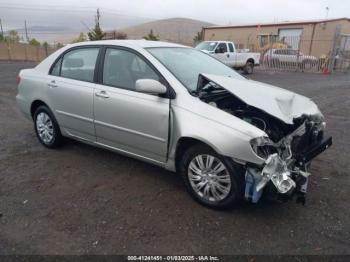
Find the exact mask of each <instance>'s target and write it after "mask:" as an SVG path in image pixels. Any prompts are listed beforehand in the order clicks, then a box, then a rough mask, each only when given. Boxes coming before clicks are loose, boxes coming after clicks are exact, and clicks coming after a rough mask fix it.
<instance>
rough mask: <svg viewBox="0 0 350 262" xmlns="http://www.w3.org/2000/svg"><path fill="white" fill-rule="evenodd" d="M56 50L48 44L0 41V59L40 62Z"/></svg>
mask: <svg viewBox="0 0 350 262" xmlns="http://www.w3.org/2000/svg"><path fill="white" fill-rule="evenodd" d="M56 50H57V48H53V47H50V46H34V45H29V44H22V43H15V44H8V43H0V60H5V61H33V62H40V61H42V60H43V59H45V58H46V57H47V56H49V55H50V54H52V53H53V52H55V51H56Z"/></svg>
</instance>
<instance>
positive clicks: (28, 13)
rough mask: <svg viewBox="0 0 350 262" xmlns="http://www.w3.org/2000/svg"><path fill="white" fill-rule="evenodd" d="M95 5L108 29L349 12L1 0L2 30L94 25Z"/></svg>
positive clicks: (216, 0)
mask: <svg viewBox="0 0 350 262" xmlns="http://www.w3.org/2000/svg"><path fill="white" fill-rule="evenodd" d="M97 7H99V8H100V9H101V13H102V20H101V25H102V27H103V28H104V29H108V30H109V29H115V28H122V27H125V26H130V25H134V24H138V23H142V22H145V21H150V20H156V19H163V18H171V17H186V18H192V19H198V20H203V21H207V22H211V23H213V24H218V25H227V24H251V23H264V22H265V23H266V22H267V23H269V22H282V21H295V20H310V19H311V20H312V19H324V18H326V17H328V18H336V17H349V16H350V1H348V0H293V1H287V0H285V1H281V0H249V1H245V0H99V1H98V0H84V1H83V0H45V1H44V0H27V1H23V0H0V19H1V20H2V24H3V27H4V30H5V31H6V30H9V29H17V28H23V25H24V20H26V21H27V24H28V27H33V26H50V27H53V26H57V27H66V28H67V30H71V31H74V30H75V31H76V32H80V31H82V30H84V31H86V29H87V28H88V27H92V25H93V23H94V18H93V17H94V13H95V10H96V8H97ZM327 7H328V8H329V11H328V12H327V10H326V8H327ZM327 13H328V14H327ZM72 28H73V29H72ZM51 29H52V28H51ZM49 33H50V32H48V34H49Z"/></svg>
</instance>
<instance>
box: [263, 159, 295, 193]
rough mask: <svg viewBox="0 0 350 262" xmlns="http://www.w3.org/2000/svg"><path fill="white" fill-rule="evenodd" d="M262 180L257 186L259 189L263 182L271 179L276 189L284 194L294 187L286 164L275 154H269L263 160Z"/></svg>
mask: <svg viewBox="0 0 350 262" xmlns="http://www.w3.org/2000/svg"><path fill="white" fill-rule="evenodd" d="M261 173H262V176H263V177H262V180H261V181H260V183H259V184H258V186H257V188H258V190H260V189H261V188H263V187H264V186H265V184H266V183H267V182H268V181H269V180H271V181H272V183H273V184H274V185H275V187H276V188H277V190H278V191H279V192H280V193H282V194H285V193H287V192H288V191H290V190H291V189H293V188H295V186H296V185H295V182H294V181H293V180H292V179H291V173H290V171H289V170H288V168H287V164H286V162H285V161H283V160H282V159H281V158H280V157H279V156H278V155H277V154H273V155H270V156H269V157H268V159H267V160H266V161H265V167H264V169H263V170H262V172H261Z"/></svg>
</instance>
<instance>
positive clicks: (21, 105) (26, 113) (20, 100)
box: [16, 94, 31, 120]
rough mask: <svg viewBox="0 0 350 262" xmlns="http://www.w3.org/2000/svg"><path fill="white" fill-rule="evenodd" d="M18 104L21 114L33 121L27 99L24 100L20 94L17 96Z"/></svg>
mask: <svg viewBox="0 0 350 262" xmlns="http://www.w3.org/2000/svg"><path fill="white" fill-rule="evenodd" d="M16 102H17V106H18V108H19V110H20V111H21V113H22V114H23V115H24V116H25V117H26V118H28V119H30V120H31V115H30V107H29V105H28V103H27V102H26V100H25V99H23V98H22V96H20V95H19V94H18V95H17V96H16Z"/></svg>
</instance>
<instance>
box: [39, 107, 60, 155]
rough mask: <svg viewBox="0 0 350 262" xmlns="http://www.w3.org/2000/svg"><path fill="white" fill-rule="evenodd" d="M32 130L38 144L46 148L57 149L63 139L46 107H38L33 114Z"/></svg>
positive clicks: (54, 119) (53, 117)
mask: <svg viewBox="0 0 350 262" xmlns="http://www.w3.org/2000/svg"><path fill="white" fill-rule="evenodd" d="M34 130H35V133H36V136H37V138H38V140H39V141H40V143H41V144H42V145H44V146H45V147H47V148H57V147H59V146H60V145H61V144H62V141H63V137H62V134H61V131H60V128H59V126H58V123H57V120H56V118H55V116H54V115H53V113H52V112H51V110H50V109H49V108H48V107H47V106H44V105H42V106H39V107H38V108H37V109H36V110H35V113H34Z"/></svg>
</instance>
